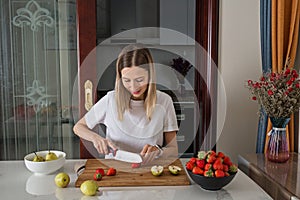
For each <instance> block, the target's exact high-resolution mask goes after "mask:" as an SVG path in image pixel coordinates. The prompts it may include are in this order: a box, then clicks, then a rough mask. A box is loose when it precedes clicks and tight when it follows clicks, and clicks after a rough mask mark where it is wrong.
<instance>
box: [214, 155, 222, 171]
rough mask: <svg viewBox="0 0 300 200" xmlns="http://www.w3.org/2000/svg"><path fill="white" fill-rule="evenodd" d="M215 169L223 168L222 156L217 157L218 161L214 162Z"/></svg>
mask: <svg viewBox="0 0 300 200" xmlns="http://www.w3.org/2000/svg"><path fill="white" fill-rule="evenodd" d="M213 169H214V170H218V169H219V170H223V164H222V160H221V158H218V159H216V161H215V162H214V164H213Z"/></svg>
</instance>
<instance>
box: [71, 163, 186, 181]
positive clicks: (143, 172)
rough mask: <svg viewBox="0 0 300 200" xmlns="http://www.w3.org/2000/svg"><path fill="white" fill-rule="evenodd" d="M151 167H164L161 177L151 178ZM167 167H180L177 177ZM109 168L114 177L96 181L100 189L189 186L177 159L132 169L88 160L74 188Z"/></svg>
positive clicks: (128, 165) (127, 164)
mask: <svg viewBox="0 0 300 200" xmlns="http://www.w3.org/2000/svg"><path fill="white" fill-rule="evenodd" d="M153 165H162V166H164V171H163V174H162V175H161V176H158V177H156V176H153V175H152V173H151V170H150V169H151V167H152V166H153ZM169 165H176V166H178V167H181V169H182V170H181V171H180V172H179V174H178V175H176V176H175V175H172V174H171V173H170V172H169V170H168V166H169ZM109 167H114V168H115V169H116V170H117V174H116V175H115V176H103V177H102V180H100V181H97V183H98V185H99V186H100V187H120V186H122V187H126V186H175V185H189V184H190V180H189V178H188V175H187V174H186V172H185V169H184V167H183V166H182V164H181V162H180V160H179V159H176V160H175V161H166V160H157V161H155V163H153V164H151V166H142V167H140V168H132V167H131V164H130V163H125V162H121V161H116V160H111V159H88V160H87V162H86V165H85V170H84V172H83V173H82V174H80V175H79V176H78V178H77V180H76V182H75V186H76V187H80V185H81V183H83V182H84V181H85V180H93V176H94V173H95V170H96V169H97V168H103V169H104V170H105V172H106V171H107V169H109Z"/></svg>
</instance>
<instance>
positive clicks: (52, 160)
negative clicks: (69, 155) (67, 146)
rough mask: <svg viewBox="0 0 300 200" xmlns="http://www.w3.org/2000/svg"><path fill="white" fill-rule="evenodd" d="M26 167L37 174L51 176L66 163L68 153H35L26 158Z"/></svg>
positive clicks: (55, 151)
mask: <svg viewBox="0 0 300 200" xmlns="http://www.w3.org/2000/svg"><path fill="white" fill-rule="evenodd" d="M24 162H25V166H26V167H27V169H28V170H29V171H31V172H33V173H35V174H51V173H53V172H55V171H57V170H58V169H60V168H61V167H63V165H64V164H65V162H66V153H65V152H62V151H57V150H45V151H38V152H33V153H30V154H28V155H26V156H25V157H24Z"/></svg>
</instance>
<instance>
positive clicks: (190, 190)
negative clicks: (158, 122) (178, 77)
mask: <svg viewBox="0 0 300 200" xmlns="http://www.w3.org/2000/svg"><path fill="white" fill-rule="evenodd" d="M186 161H187V159H181V162H182V163H183V164H184V163H185V162H186ZM81 163H84V160H67V161H66V163H65V165H64V167H63V168H61V169H60V170H58V171H57V172H55V173H53V174H50V175H44V176H42V175H34V174H33V173H31V172H30V171H28V169H27V168H26V167H25V164H24V161H0V195H1V196H0V199H12V200H14V199H24V200H26V199H41V200H42V199H45V200H46V199H47V200H51V199H59V200H64V199H66V200H67V199H72V200H76V199H80V200H84V199H91V200H93V199H102V200H106V199H110V200H119V199H122V200H126V199H128V200H134V199H139V200H140V199H143V200H147V199H151V200H152V199H163V200H177V199H178V200H179V199H180V200H181V199H189V200H193V199H197V200H198V199H206V200H209V199H218V200H222V199H224V200H235V199H238V200H240V199H243V200H245V199H249V200H250V199H251V200H253V199H260V200H262V199H272V198H271V197H270V196H269V195H268V194H267V193H266V192H264V190H263V189H261V188H260V187H259V186H258V185H257V184H256V183H255V182H254V181H252V180H251V179H250V178H249V177H248V176H247V175H246V174H244V172H242V171H241V170H239V171H238V173H237V175H236V176H235V178H234V179H233V180H232V182H231V183H229V184H228V185H227V186H225V187H224V188H223V189H221V190H219V191H208V190H204V189H202V188H201V187H200V186H198V185H197V184H195V183H194V182H193V181H192V180H191V185H188V186H155V187H153V186H151V187H150V186H147V187H103V188H99V189H100V192H98V193H97V196H92V197H88V196H84V195H83V194H82V193H81V191H80V189H79V188H76V187H75V181H76V179H77V174H76V173H75V170H74V166H75V165H78V164H81ZM62 171H63V172H66V173H68V174H69V175H70V178H71V181H70V184H69V186H68V187H67V188H58V187H56V185H55V183H54V177H55V175H56V174H57V173H58V172H62Z"/></svg>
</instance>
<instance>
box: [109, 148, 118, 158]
mask: <svg viewBox="0 0 300 200" xmlns="http://www.w3.org/2000/svg"><path fill="white" fill-rule="evenodd" d="M108 150H109V153H112V154H113V156H115V155H116V153H117V151H118V149H116V150H113V149H112V148H111V147H108Z"/></svg>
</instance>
